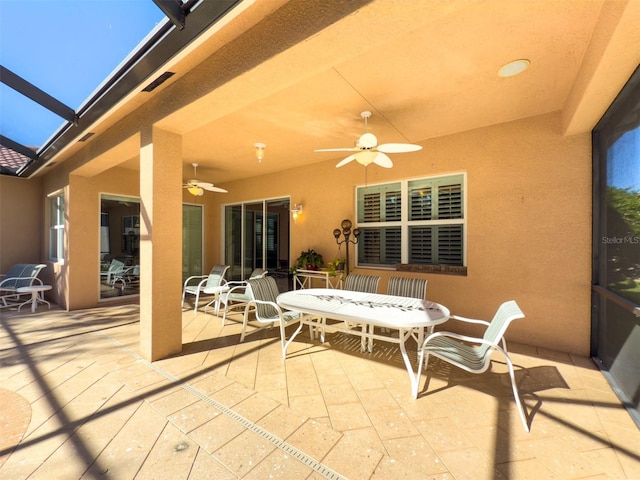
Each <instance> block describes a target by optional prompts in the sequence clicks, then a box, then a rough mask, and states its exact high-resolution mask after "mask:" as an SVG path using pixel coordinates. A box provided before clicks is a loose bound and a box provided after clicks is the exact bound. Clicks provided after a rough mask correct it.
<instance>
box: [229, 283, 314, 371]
mask: <svg viewBox="0 0 640 480" xmlns="http://www.w3.org/2000/svg"><path fill="white" fill-rule="evenodd" d="M248 291H249V292H250V295H251V296H252V300H251V302H249V303H248V304H247V305H246V306H245V309H246V310H247V312H248V310H249V309H251V308H255V317H256V321H257V322H258V323H259V324H261V326H260V327H258V328H256V329H255V330H252V331H250V332H247V326H248V323H249V315H248V313H246V314H245V315H244V319H243V322H242V333H241V334H240V341H241V342H242V341H244V339H245V337H246V336H247V335H249V334H252V333H255V332H257V331H259V330H262V329H263V328H266V327H273V325H274V324H275V323H278V324H279V325H280V342H281V347H282V358H286V357H287V347H288V346H289V344H290V343H291V342H292V341H293V339H294V338H295V336H296V335H297V334H298V333H299V332H300V330H301V329H302V325H303V324H302V323H300V320H302V318H303V316H304V314H303V313H302V312H296V311H294V310H283V309H282V308H280V306H279V305H278V304H277V302H276V301H277V298H278V295H279V294H280V291H279V290H278V284H277V283H276V280H275V279H274V278H273V277H262V278H254V279H250V280H249V288H248ZM295 323H298V328H296V330H295V332H294V333H293V334H292V335H291V337H290V338H289V340H287V336H286V332H285V329H286V327H287V326H289V325H293V324H295Z"/></svg>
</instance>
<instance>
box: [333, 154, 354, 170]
mask: <svg viewBox="0 0 640 480" xmlns="http://www.w3.org/2000/svg"><path fill="white" fill-rule="evenodd" d="M355 159H356V155H355V154H353V155H349V156H348V157H347V158H345V159H344V160H342V161H340V162H338V164H337V165H336V168H340V167H343V166H345V165H346V164H347V163H349V162H350V161H352V160H355Z"/></svg>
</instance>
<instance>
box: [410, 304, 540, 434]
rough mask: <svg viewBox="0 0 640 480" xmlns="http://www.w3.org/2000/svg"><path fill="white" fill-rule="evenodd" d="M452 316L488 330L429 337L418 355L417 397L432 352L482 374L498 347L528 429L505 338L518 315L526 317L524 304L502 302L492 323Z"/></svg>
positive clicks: (457, 365)
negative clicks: (476, 335)
mask: <svg viewBox="0 0 640 480" xmlns="http://www.w3.org/2000/svg"><path fill="white" fill-rule="evenodd" d="M451 318H452V319H456V320H460V321H462V322H467V323H473V324H481V325H485V326H486V327H487V329H486V330H485V332H484V335H483V336H482V337H481V338H479V337H470V336H467V335H460V334H457V333H452V332H435V333H432V334H431V335H429V336H427V338H425V340H424V343H423V344H422V347H421V349H420V353H419V356H418V357H419V358H418V373H417V377H416V382H415V384H414V391H413V398H417V397H418V385H419V383H420V376H421V373H422V366H423V365H425V368H426V366H427V362H428V360H429V355H433V356H435V357H438V358H440V359H442V360H444V361H445V362H448V363H450V364H452V365H455V366H456V367H458V368H461V369H463V370H466V371H467V372H470V373H478V374H479V373H483V372H485V371H487V369H488V368H489V367H490V366H491V353H492V352H493V351H494V350H497V351H499V352H500V353H501V354H502V355H503V356H504V358H505V360H506V364H507V367H508V369H509V377H510V378H511V387H512V389H513V396H514V398H515V401H516V405H517V406H518V412H519V413H520V418H521V420H522V425H523V426H524V429H525V430H526V431H527V432H528V431H529V424H528V422H527V416H526V413H525V411H524V408H523V405H522V401H521V400H520V395H519V394H518V387H517V385H516V378H515V373H514V370H513V362H512V361H511V358H510V357H509V354H508V353H507V342H506V341H505V339H504V333H505V332H506V330H507V327H509V325H510V324H511V322H512V321H513V320H516V319H518V318H524V313H522V310H520V307H518V305H517V304H516V302H515V301H513V300H510V301H508V302H505V303H503V304H502V305H500V308H498V311H497V312H496V314H495V315H494V317H493V320H491V322H487V321H484V320H475V319H470V318H465V317H460V316H457V315H452V316H451Z"/></svg>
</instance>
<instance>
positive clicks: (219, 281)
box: [181, 265, 229, 312]
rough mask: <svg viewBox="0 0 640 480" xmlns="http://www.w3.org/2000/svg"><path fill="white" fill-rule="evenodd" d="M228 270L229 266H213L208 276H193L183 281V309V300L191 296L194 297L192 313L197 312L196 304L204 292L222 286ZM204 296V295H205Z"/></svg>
mask: <svg viewBox="0 0 640 480" xmlns="http://www.w3.org/2000/svg"><path fill="white" fill-rule="evenodd" d="M228 269H229V265H215V266H214V267H213V268H212V269H211V272H210V273H209V275H193V276H191V277H189V278H187V279H186V280H185V281H184V285H183V287H182V304H181V306H182V307H184V299H185V297H186V296H187V295H193V296H195V297H196V299H195V302H194V306H193V311H194V312H197V311H198V302H199V301H200V296H201V295H203V294H205V293H204V290H205V289H206V288H213V287H219V286H222V285H224V283H225V279H224V275H225V274H226V273H227V270H228ZM205 295H206V294H205Z"/></svg>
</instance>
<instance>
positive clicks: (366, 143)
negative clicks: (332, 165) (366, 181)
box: [315, 111, 422, 168]
mask: <svg viewBox="0 0 640 480" xmlns="http://www.w3.org/2000/svg"><path fill="white" fill-rule="evenodd" d="M360 116H361V117H362V118H363V119H364V132H365V133H363V134H362V135H361V136H360V138H359V139H358V141H357V142H356V145H355V147H351V148H323V149H320V150H315V151H316V152H356V153H354V154H352V155H349V156H348V157H347V158H345V159H344V160H342V161H340V162H338V164H337V165H336V168H339V167H342V166H344V165H346V164H347V163H349V162H351V161H352V160H356V161H357V162H358V163H360V164H361V165H364V166H365V167H366V166H367V165H369V164H371V163H375V164H376V165H379V166H381V167H384V168H391V167H393V162H392V161H391V159H390V158H389V156H388V155H387V153H406V152H417V151H418V150H421V149H422V146H420V145H414V144H412V143H383V144H381V145H378V139H377V138H376V136H375V135H374V134H373V133H369V132H367V119H369V117H371V112H369V111H364V112H362V113H360Z"/></svg>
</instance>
